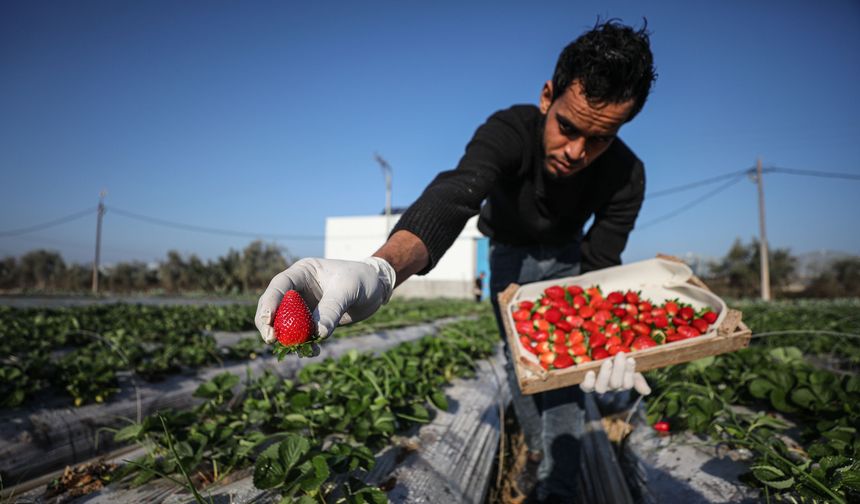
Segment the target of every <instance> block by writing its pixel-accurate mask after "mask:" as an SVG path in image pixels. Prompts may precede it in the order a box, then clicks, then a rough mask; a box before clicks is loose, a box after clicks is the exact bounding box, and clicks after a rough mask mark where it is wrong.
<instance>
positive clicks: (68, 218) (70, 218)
mask: <svg viewBox="0 0 860 504" xmlns="http://www.w3.org/2000/svg"><path fill="white" fill-rule="evenodd" d="M96 210H97V208H95V207H91V208H87V209H86V210H81V211H79V212H75V213H73V214H70V215H67V216H65V217H60V218H59V219H54V220H52V221H48V222H43V223H41V224H36V225H34V226H29V227H25V228H18V229H10V230H8V231H0V236H16V235H22V234H27V233H32V232H33V231H39V230H42V229H47V228H49V227H53V226H59V225H60V224H65V223H66V222H71V221H73V220H75V219H80V218H81V217H84V216H86V215H89V214H91V213H94V212H95V211H96Z"/></svg>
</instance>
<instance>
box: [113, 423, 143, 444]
mask: <svg viewBox="0 0 860 504" xmlns="http://www.w3.org/2000/svg"><path fill="white" fill-rule="evenodd" d="M141 433H143V424H138V423H135V424H131V425H129V426H127V427H123V428H122V429H120V430H119V431H118V432H117V433H116V434H114V436H113V439H114V441H129V440H132V439H136V438H137V437H138V436H139V435H140V434H141Z"/></svg>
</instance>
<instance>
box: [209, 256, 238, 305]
mask: <svg viewBox="0 0 860 504" xmlns="http://www.w3.org/2000/svg"><path fill="white" fill-rule="evenodd" d="M241 267H242V256H241V255H240V254H239V252H237V251H235V250H233V249H232V248H231V249H230V250H229V251H228V252H227V255H225V256H221V257H219V258H218V260H217V261H215V262H213V263H212V265H211V266H210V270H211V277H212V284H213V286H214V287H215V290H216V292H221V293H225V294H235V293H238V292H240V291H241V290H242V277H241V273H240V270H241Z"/></svg>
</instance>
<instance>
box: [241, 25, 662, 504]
mask: <svg viewBox="0 0 860 504" xmlns="http://www.w3.org/2000/svg"><path fill="white" fill-rule="evenodd" d="M655 78H656V73H655V70H654V65H653V56H652V53H651V49H650V40H649V35H648V33H647V32H646V30H645V28H644V27H643V28H642V29H634V28H632V27H630V26H626V25H623V24H621V23H620V22H619V21H617V20H609V21H606V22H598V23H597V24H596V26H594V27H593V28H592V29H590V30H588V31H587V32H585V33H584V34H582V35H581V36H579V37H578V38H577V39H576V40H574V41H573V42H572V43H570V44H569V45H567V46H566V47H565V48H564V49H563V50H562V52H561V55H560V56H559V58H558V61H557V63H556V66H555V70H554V72H553V75H552V78H551V79H550V80H547V81H546V82H545V83H544V84H543V87H542V88H541V91H540V93H539V100H538V104H537V105H514V106H512V107H510V108H507V109H504V110H500V111H498V112H496V113H494V114H493V115H491V116H490V117H489V118H488V119H487V121H486V122H485V123H484V124H482V125H481V126H480V127H479V128H478V129H477V131H476V132H475V134H474V136H473V137H472V139H471V141H470V142H469V143H468V144H467V145H466V150H465V153H464V155H463V157H462V158H461V159H460V162H459V164H458V165H457V167H456V169H453V170H450V171H443V172H441V173H439V174H438V176H437V177H436V178H435V179H434V180H433V181H432V182H431V183H430V184H429V185H428V186H427V188H426V189H425V190H424V192H423V193H422V194H421V196H420V197H419V198H418V199H417V200H416V201H415V202H414V203H413V204H412V205H411V206H410V207H409V208H408V209H407V211H406V212H405V213H404V214H403V216H402V217H401V218H400V220H399V221H398V223H397V225H396V226H395V228H394V230H393V231H392V232H391V234H390V235H389V237H388V240H387V241H386V243H385V244H384V245H383V246H382V247H381V248H380V249H379V250H377V251H376V252H374V253H373V254H372V255H371V256H370V257H368V258H366V259H363V260H361V261H342V260H330V259H317V258H309V259H302V260H300V261H298V262H296V263H295V264H294V265H292V266H291V267H290V268H288V269H287V270H285V271H284V272H282V273H279V274H278V275H276V276H275V277H274V278H273V279H272V281H271V283H270V285H269V287H268V289H266V291H265V293H264V294H263V295H262V296H261V297H260V300H259V303H258V305H257V314H256V319H255V321H256V324H257V327H258V329H259V330H260V333H261V335H262V336H263V339H264V340H265V341H267V342H270V343H271V342H273V341H274V336H273V334H272V327H271V323H272V314H273V313H274V312H275V310H276V308H277V306H278V303H279V302H280V300H281V297H282V296H283V294H284V293H285V292H286V291H287V290H290V289H295V290H298V291H300V292H301V293H302V295H303V297H304V298H305V299H306V300H310V301H311V303H310V304H311V305H312V306H311V308H312V310H313V317H314V320H315V321H316V323H317V333H318V337H319V338H320V339H325V338H327V337H328V336H330V335H331V333H332V331H334V330H335V328H336V327H337V326H338V325H339V324H348V323H351V322H356V321H359V320H363V319H365V318H367V317H370V316H371V315H373V314H374V313H375V312H376V311H377V310H378V309H379V307H380V306H382V305H383V304H385V303H386V302H388V300H389V298H390V297H391V294H392V292H393V290H394V289H395V288H396V287H397V286H398V285H399V284H401V283H403V281H405V280H406V279H407V278H409V277H410V276H412V275H415V274H418V275H424V274H427V273H428V272H429V271H430V270H432V269H433V267H434V266H435V265H436V264H437V263H438V262H439V259H440V258H441V257H442V255H443V254H444V253H445V251H446V250H448V248H449V247H450V246H451V245H452V243H453V242H454V240H455V239H456V238H457V236H458V235H459V233H460V232H461V230H462V229H463V227H464V226H465V224H466V221H467V220H468V219H469V218H470V217H472V216H474V215H478V214H479V215H480V217H479V221H478V229H479V230H480V231H481V232H482V233H483V234H484V235H486V236H488V237H489V239H490V297H491V301H492V303H493V308H494V310H495V314H496V318H497V321H498V322H499V327H500V331H501V332H502V333H503V332H504V331H503V330H502V329H501V327H502V325H501V318H500V315H501V313H500V309H499V305H498V301H497V297H496V295H497V294H498V293H499V292H500V291H501V290H503V289H504V288H505V287H507V286H508V285H509V284H510V283H512V282H516V283H519V284H525V283H529V282H536V281H541V280H550V279H554V278H561V277H568V276H575V275H577V274H580V273H584V272H587V271H591V270H595V269H599V268H605V267H608V266H614V265H618V264H620V263H621V252H622V251H623V250H624V248H625V246H626V244H627V239H628V236H629V234H630V232H631V231H632V230H633V227H634V224H635V222H636V218H637V216H638V214H639V209H640V208H641V206H642V201H643V198H644V193H645V169H644V165H643V163H642V161H640V160H639V158H638V157H637V156H636V155H635V154H634V152H633V151H632V150H631V149H630V147H628V146H627V145H626V144H625V143H624V142H623V141H622V140H621V139H620V138H619V132H620V130H621V128H622V126H623V125H624V124H626V123H628V122H630V121H631V120H633V118H635V117H636V115H637V114H638V113H639V111H640V110H642V107H643V106H644V105H645V101H646V99H647V97H648V95H649V93H650V90H651V85H652V83H653V82H654V80H655ZM592 217H593V219H594V220H593V223H592V224H591V226H590V227H589V228H588V229H587V230H586V229H584V226H585V224H586V223H587V222H588V221H589V219H591V218H592ZM503 339H504V338H503ZM635 366H636V363H635V361H634V360H633V359H632V358H628V357H626V356H625V355H624V354H623V353H619V354H618V355H616V357H615V358H613V359H607V360H606V362H604V364H603V365H602V367H601V368H600V371H599V373H597V375H596V376H595V374H594V373H593V372H591V373H589V374H588V375H587V376H586V378H585V381H584V382H583V383H582V384H581V386H580V387H568V388H562V389H557V390H551V391H547V392H543V393H538V394H534V395H530V396H523V395H522V394H521V393H520V390H519V386H518V383H517V381H516V376H515V373H514V371H513V367H512V365H511V362H510V355H508V363H507V367H506V368H507V375H508V383H509V388H510V390H511V395H512V402H513V406H514V410H515V412H516V415H517V419H518V421H519V424H520V426H521V427H522V429H523V433H524V435H525V440H526V444H527V446H528V449H529V457H528V460H529V463H528V464H526V468H525V470H524V471H523V473H522V474H520V475H519V476H518V477H517V486H518V487H519V489H520V490H521V491H522V492H523V493H524V494H527V495H528V500H529V501H531V502H571V501H573V500H575V499H576V496H577V495H578V488H577V485H578V480H579V468H580V464H581V463H582V460H581V456H580V454H581V449H580V441H581V438H582V436H583V432H584V405H583V400H584V393H588V392H591V391H597V392H606V391H615V390H629V389H631V388H635V389H636V390H637V391H638V392H639V393H640V394H643V395H644V394H648V393H650V389H649V388H648V384H647V382H646V381H645V379H644V378H643V377H642V375H641V374H640V373H636V372H635Z"/></svg>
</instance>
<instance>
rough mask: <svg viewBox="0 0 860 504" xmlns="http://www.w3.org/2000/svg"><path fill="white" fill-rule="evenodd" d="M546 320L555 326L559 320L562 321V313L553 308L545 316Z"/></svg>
mask: <svg viewBox="0 0 860 504" xmlns="http://www.w3.org/2000/svg"><path fill="white" fill-rule="evenodd" d="M543 316H544V318H545V319H546V321H547V322H549V323H550V324H555V323H556V322H558V321H559V320H561V312H560V311H559V310H558V309H556V308H551V309H549V310H547V311H546V313H544V314H543Z"/></svg>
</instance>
